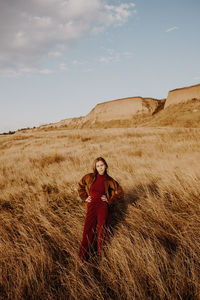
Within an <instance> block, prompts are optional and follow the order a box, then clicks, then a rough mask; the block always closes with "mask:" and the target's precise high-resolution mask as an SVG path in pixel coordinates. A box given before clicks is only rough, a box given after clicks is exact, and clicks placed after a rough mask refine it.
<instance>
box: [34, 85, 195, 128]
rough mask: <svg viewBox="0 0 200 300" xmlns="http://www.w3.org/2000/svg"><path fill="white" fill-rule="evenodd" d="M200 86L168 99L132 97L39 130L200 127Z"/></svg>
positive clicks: (178, 90) (172, 94)
mask: <svg viewBox="0 0 200 300" xmlns="http://www.w3.org/2000/svg"><path fill="white" fill-rule="evenodd" d="M199 102H200V84H197V85H195V86H190V87H184V88H180V89H175V90H172V91H170V92H169V93H168V96H167V99H160V100H158V99H153V98H142V97H130V98H123V99H117V100H112V101H107V102H103V103H99V104H97V105H96V106H95V107H94V108H93V109H92V110H91V111H90V112H89V113H88V114H87V115H86V116H82V117H79V118H70V119H65V120H62V121H60V122H57V123H52V124H46V125H43V126H40V128H39V129H44V128H49V129H55V128H57V127H61V128H62V127H63V128H68V129H74V128H98V127H99V128H110V127H111V128H112V127H116V128H119V127H138V126H139V127H143V126H171V127H199V126H200V115H199V114H200V107H199Z"/></svg>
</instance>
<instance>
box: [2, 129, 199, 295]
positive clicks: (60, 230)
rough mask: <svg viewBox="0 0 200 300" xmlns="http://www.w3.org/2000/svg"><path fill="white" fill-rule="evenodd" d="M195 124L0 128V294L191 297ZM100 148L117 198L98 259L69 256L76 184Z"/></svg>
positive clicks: (78, 208)
mask: <svg viewBox="0 0 200 300" xmlns="http://www.w3.org/2000/svg"><path fill="white" fill-rule="evenodd" d="M199 141H200V129H199V128H183V127H182V128H178V127H177V128H170V127H168V128H167V127H151V128H149V127H143V128H107V129H104V128H101V129H98V128H93V129H74V130H68V129H65V128H62V129H55V128H54V129H53V128H52V130H51V129H47V128H46V129H43V130H42V129H41V130H37V129H34V130H24V131H23V130H22V131H19V132H16V133H15V134H13V135H2V136H0V153H1V156H0V188H1V194H0V237H1V238H0V296H1V297H0V299H2V300H5V299H9V300H24V299H35V300H39V299H44V300H48V299H49V300H50V299H52V300H57V299H63V300H64V299H106V300H107V299H130V300H131V299H142V300H143V299H163V300H164V299H165V300H166V299H171V300H172V299H173V300H174V299H184V300H185V299H199V298H200V255H199V253H200V169H199V161H200V142H199ZM98 156H103V157H104V158H105V160H106V161H107V163H108V166H109V169H108V173H109V174H110V175H111V176H112V177H113V178H115V179H116V180H117V181H118V182H119V183H120V184H121V186H122V187H123V189H124V192H125V197H124V199H123V200H122V201H121V202H119V203H118V204H116V205H114V206H113V207H111V208H110V222H111V231H112V237H111V240H110V242H109V244H107V246H105V247H104V251H103V253H102V258H101V260H98V261H96V259H95V257H94V258H92V259H91V260H90V261H89V262H86V263H85V264H81V262H80V261H79V259H78V257H77V253H78V249H79V245H80V241H81V237H82V230H83V224H84V216H85V209H84V208H83V207H82V202H81V200H80V198H79V197H78V193H77V183H78V181H79V180H80V179H81V177H82V176H83V175H85V174H86V173H89V172H92V163H93V160H94V159H95V158H96V157H98Z"/></svg>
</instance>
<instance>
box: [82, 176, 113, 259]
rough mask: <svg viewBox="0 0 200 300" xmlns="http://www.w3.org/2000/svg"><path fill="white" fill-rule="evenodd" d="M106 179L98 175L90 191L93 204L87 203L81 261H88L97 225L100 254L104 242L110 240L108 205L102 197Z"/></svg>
mask: <svg viewBox="0 0 200 300" xmlns="http://www.w3.org/2000/svg"><path fill="white" fill-rule="evenodd" d="M104 179H105V174H103V175H100V174H97V178H96V180H95V182H94V183H93V184H92V186H91V188H90V191H89V194H90V196H91V202H88V203H87V213H86V217H85V224H84V230H83V238H82V242H81V246H80V249H79V257H80V259H81V260H84V259H86V256H87V255H88V253H87V251H88V250H89V248H90V246H91V243H92V241H93V238H94V232H95V228H96V225H97V251H98V254H100V253H101V249H102V246H103V243H104V241H105V240H107V239H108V230H107V229H108V204H107V202H106V201H103V200H101V196H102V195H103V194H104Z"/></svg>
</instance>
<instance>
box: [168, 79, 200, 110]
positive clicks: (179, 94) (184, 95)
mask: <svg viewBox="0 0 200 300" xmlns="http://www.w3.org/2000/svg"><path fill="white" fill-rule="evenodd" d="M192 99H197V100H200V84H197V85H192V86H189V87H183V88H178V89H175V90H171V91H169V93H168V96H167V99H166V102H165V105H164V109H165V108H166V107H168V106H169V105H174V104H177V103H180V102H187V101H189V100H192Z"/></svg>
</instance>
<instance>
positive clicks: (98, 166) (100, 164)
mask: <svg viewBox="0 0 200 300" xmlns="http://www.w3.org/2000/svg"><path fill="white" fill-rule="evenodd" d="M96 169H97V172H98V173H99V174H100V175H103V174H104V172H105V169H106V166H105V164H104V163H103V162H102V161H101V160H100V161H98V162H97V163H96Z"/></svg>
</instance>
